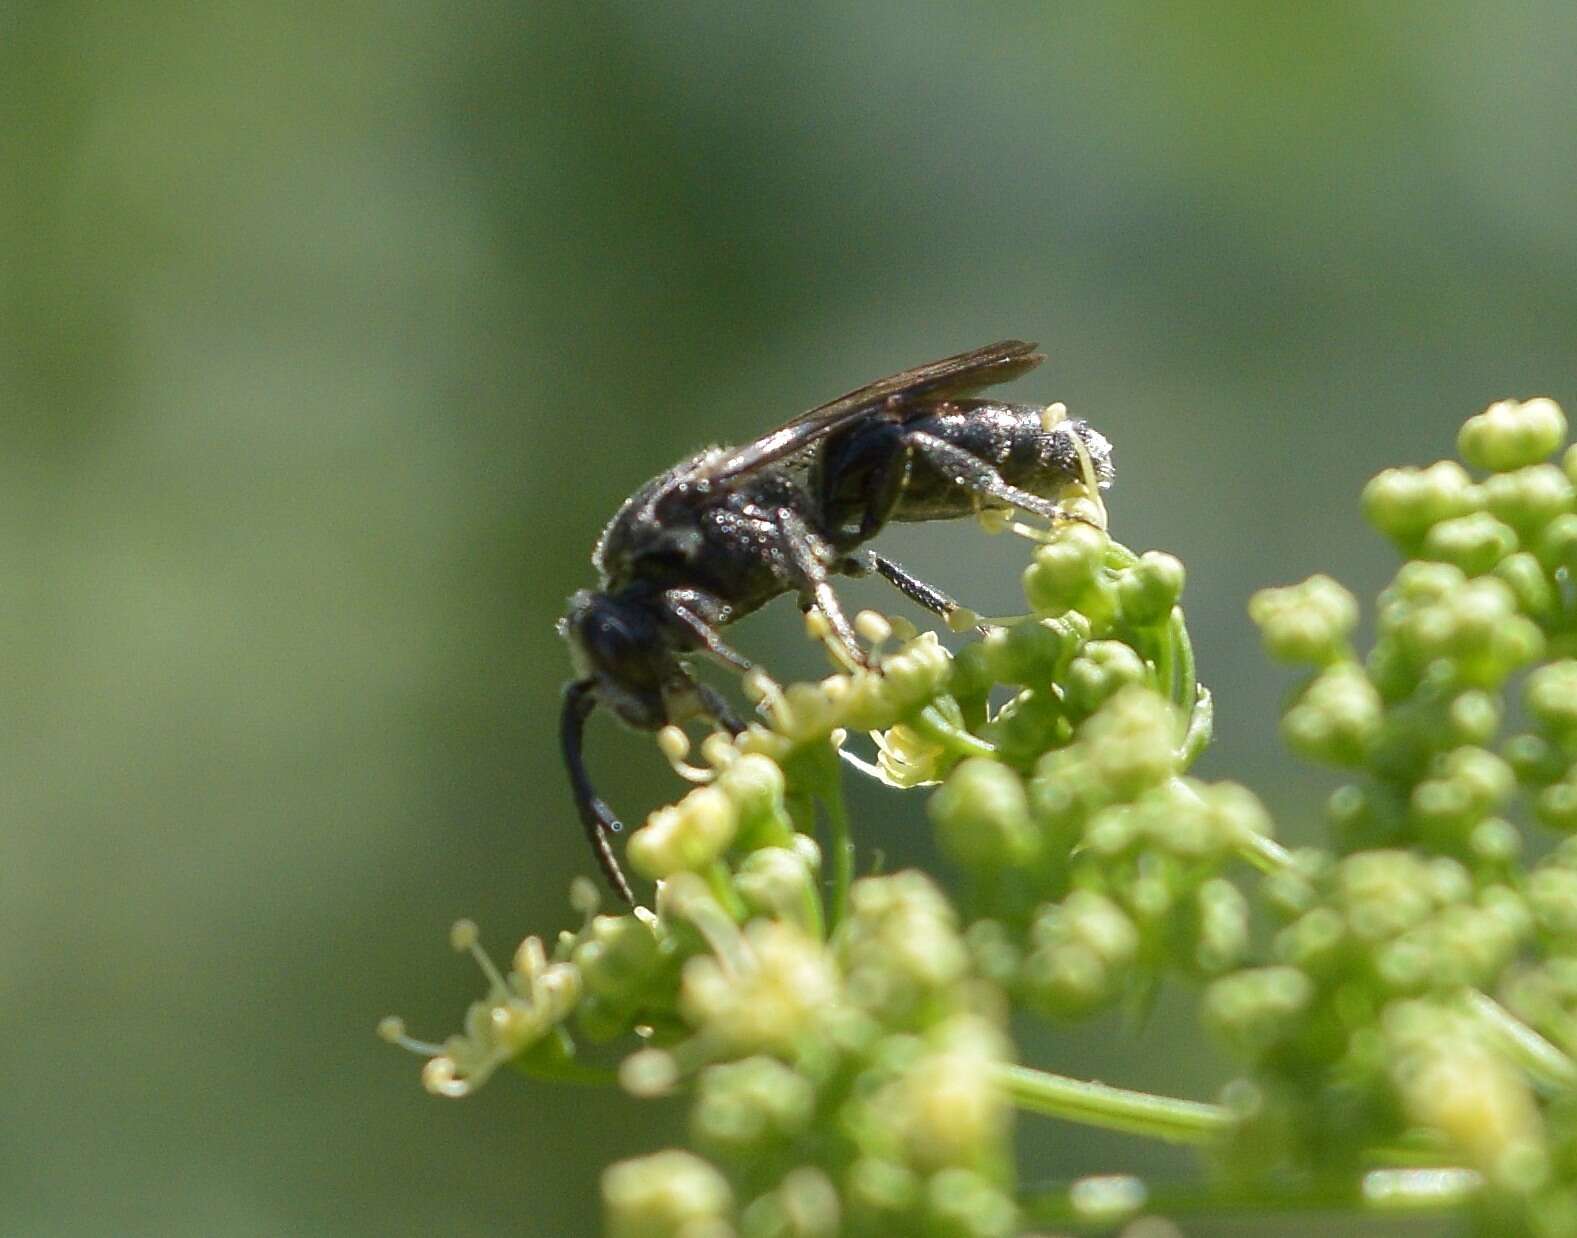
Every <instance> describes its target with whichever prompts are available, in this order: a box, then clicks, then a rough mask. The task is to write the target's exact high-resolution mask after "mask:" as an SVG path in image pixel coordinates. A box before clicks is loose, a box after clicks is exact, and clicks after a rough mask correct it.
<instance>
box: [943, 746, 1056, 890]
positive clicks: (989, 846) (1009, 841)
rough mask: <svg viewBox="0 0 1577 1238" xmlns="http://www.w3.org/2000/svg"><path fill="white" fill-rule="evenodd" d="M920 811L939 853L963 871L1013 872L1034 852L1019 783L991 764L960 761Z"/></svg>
mask: <svg viewBox="0 0 1577 1238" xmlns="http://www.w3.org/2000/svg"><path fill="white" fill-rule="evenodd" d="M926 807H927V810H928V811H929V813H930V816H931V820H932V821H933V822H934V823H935V825H936V828H937V840H938V841H939V842H940V844H941V846H942V850H943V851H944V852H946V853H947V854H948V855H949V856H950V857H951V858H952V859H953V860H955V861H956V862H957V863H959V864H963V865H965V866H966V867H969V868H1014V867H1017V866H1019V865H1022V864H1024V863H1026V862H1028V861H1029V860H1031V859H1033V858H1034V856H1035V854H1036V852H1037V850H1038V849H1039V842H1040V835H1039V833H1038V832H1037V831H1036V829H1035V827H1034V823H1033V822H1032V821H1031V820H1030V815H1029V800H1028V797H1027V796H1026V795H1025V792H1024V784H1023V782H1022V781H1021V780H1020V779H1019V776H1018V775H1017V774H1015V773H1014V772H1013V771H1012V770H1010V769H1009V768H1008V767H1007V766H1005V765H1000V764H998V763H997V762H996V761H992V760H988V759H987V758H985V757H971V758H970V759H969V760H967V761H964V762H963V763H961V764H960V765H959V766H958V768H957V769H955V770H954V771H953V772H952V773H951V774H950V775H949V776H948V779H947V781H946V782H945V783H943V784H942V788H941V789H940V790H939V791H937V793H936V794H935V795H933V796H932V797H931V800H930V802H929V803H928V804H927V805H926Z"/></svg>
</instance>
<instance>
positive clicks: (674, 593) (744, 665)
mask: <svg viewBox="0 0 1577 1238" xmlns="http://www.w3.org/2000/svg"><path fill="white" fill-rule="evenodd" d="M709 602H710V605H708V603H709ZM718 606H719V604H718V603H717V601H716V600H715V599H712V598H708V597H707V596H706V595H703V594H700V593H697V592H695V591H693V590H688V589H670V590H668V592H667V593H665V594H664V595H663V610H664V611H665V612H666V613H667V615H668V616H669V617H670V618H671V619H672V620H673V621H674V622H675V623H677V624H678V625H679V627H680V629H681V630H683V631H684V633H685V634H686V635H688V636H689V637H690V639H691V640H693V641H694V642H695V647H696V649H697V650H698V651H699V652H701V653H704V654H706V655H707V656H708V657H709V658H711V659H712V660H713V661H714V662H716V663H717V664H718V665H719V666H726V667H728V668H729V669H730V670H734V671H739V672H740V673H741V674H743V673H744V672H745V671H748V670H749V669H750V659H749V658H747V657H745V655H744V654H742V653H740V652H739V651H738V650H737V649H735V648H734V647H733V646H732V645H730V644H729V643H728V642H727V641H725V640H724V639H723V638H722V637H721V636H720V635H718V631H717V628H716V627H715V626H713V623H712V621H711V620H709V619H707V618H706V611H707V610H715V609H718Z"/></svg>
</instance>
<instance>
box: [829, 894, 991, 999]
mask: <svg viewBox="0 0 1577 1238" xmlns="http://www.w3.org/2000/svg"><path fill="white" fill-rule="evenodd" d="M834 948H835V950H836V953H837V958H838V961H839V962H840V963H841V964H842V966H843V972H844V975H845V976H846V977H847V987H848V992H849V997H850V1000H851V1001H853V1002H854V1003H855V1004H856V1005H857V1006H859V1007H860V1008H861V1009H863V1010H866V1011H870V1012H872V1013H874V1014H876V1015H877V1016H879V1017H880V1018H881V1019H882V1020H883V1022H884V1023H885V1024H886V1025H887V1026H889V1027H901V1026H910V1025H912V1024H914V1023H915V1022H917V1021H923V1020H924V1019H925V1018H926V1017H928V1016H929V1014H931V1013H933V1012H934V1010H935V1008H936V1006H937V1004H938V1002H940V1001H942V1000H944V999H945V1000H947V1001H951V1000H953V998H954V996H955V995H956V992H957V985H958V983H959V981H960V980H961V979H962V977H963V976H964V973H965V970H966V969H967V967H968V966H969V954H968V951H967V950H966V949H965V948H964V943H963V941H962V940H961V939H960V937H959V935H958V925H957V921H956V919H955V917H954V914H953V909H952V907H951V905H950V904H949V903H948V901H947V899H946V898H945V897H944V896H943V894H942V892H941V891H940V890H939V889H937V887H936V886H935V885H934V884H933V883H932V882H931V880H930V879H929V878H928V877H926V876H925V875H924V874H923V873H919V872H913V871H911V872H903V873H894V874H893V875H892V876H890V877H867V878H864V879H863V880H861V881H857V882H855V883H854V885H853V886H852V887H851V888H850V891H849V915H848V917H847V919H845V920H844V922H843V925H842V926H841V927H840V928H839V930H838V934H837V940H836V942H835V946H834Z"/></svg>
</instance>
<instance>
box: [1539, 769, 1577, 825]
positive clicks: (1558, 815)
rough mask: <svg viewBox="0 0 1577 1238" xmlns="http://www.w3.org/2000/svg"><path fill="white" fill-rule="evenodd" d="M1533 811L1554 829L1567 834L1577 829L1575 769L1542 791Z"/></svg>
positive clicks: (1576, 781) (1576, 778)
mask: <svg viewBox="0 0 1577 1238" xmlns="http://www.w3.org/2000/svg"><path fill="white" fill-rule="evenodd" d="M1533 811H1534V813H1535V814H1536V815H1537V816H1538V818H1539V820H1540V821H1542V822H1543V823H1544V824H1545V825H1547V826H1549V828H1550V829H1552V830H1560V831H1561V832H1562V833H1565V834H1570V833H1573V832H1574V831H1577V777H1574V776H1573V771H1568V772H1567V774H1566V777H1564V778H1562V779H1561V780H1560V781H1559V782H1552V783H1551V784H1550V785H1549V786H1547V787H1545V788H1544V789H1543V790H1542V791H1540V792H1539V793H1538V795H1537V796H1535V797H1534V800H1533Z"/></svg>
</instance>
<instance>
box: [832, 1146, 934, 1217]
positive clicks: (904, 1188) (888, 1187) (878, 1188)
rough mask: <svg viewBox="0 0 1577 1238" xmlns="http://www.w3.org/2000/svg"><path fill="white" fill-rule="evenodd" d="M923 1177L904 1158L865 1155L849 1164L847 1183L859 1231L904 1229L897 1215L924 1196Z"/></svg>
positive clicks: (850, 1205)
mask: <svg viewBox="0 0 1577 1238" xmlns="http://www.w3.org/2000/svg"><path fill="white" fill-rule="evenodd" d="M920 1185H921V1183H920V1177H919V1175H918V1174H916V1173H915V1172H914V1171H913V1170H912V1169H910V1168H909V1167H908V1166H907V1165H905V1164H903V1163H902V1162H900V1161H896V1160H888V1159H886V1158H884V1157H876V1156H862V1157H860V1158H859V1159H858V1160H856V1161H855V1162H854V1164H853V1165H851V1166H850V1167H849V1176H848V1180H847V1182H846V1183H845V1185H844V1192H845V1196H846V1198H847V1200H848V1208H849V1212H850V1214H851V1216H852V1217H853V1219H854V1220H855V1222H856V1224H857V1226H858V1228H857V1230H856V1232H858V1233H862V1234H863V1233H875V1234H887V1233H898V1232H900V1231H899V1230H898V1229H897V1228H895V1227H894V1223H895V1221H896V1219H897V1218H899V1217H902V1216H904V1215H905V1214H907V1213H908V1212H910V1210H911V1209H913V1208H914V1207H915V1205H916V1203H917V1201H918V1200H919V1197H920Z"/></svg>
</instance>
